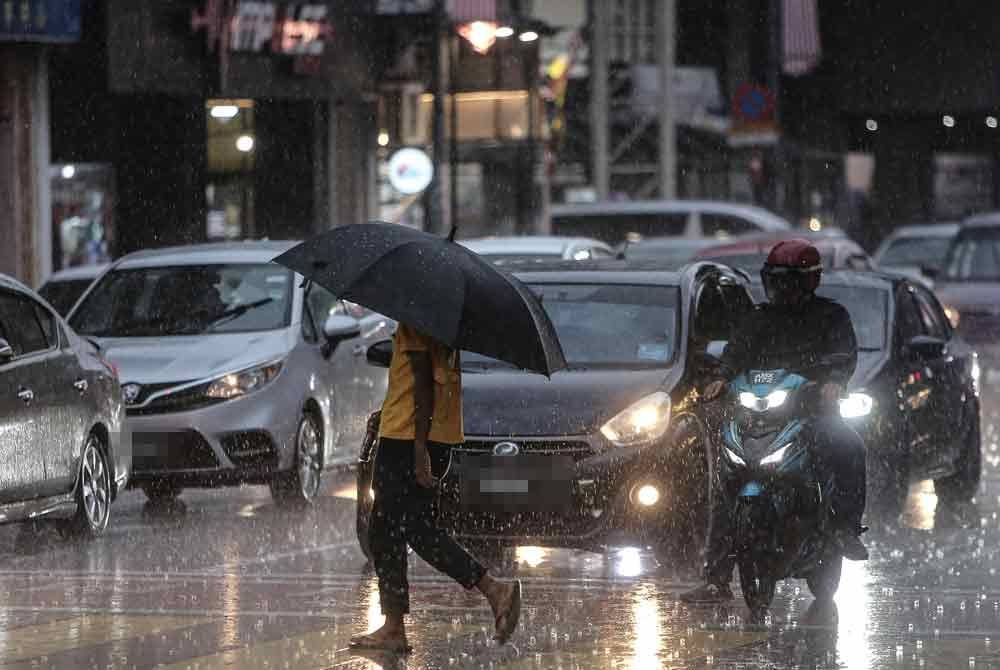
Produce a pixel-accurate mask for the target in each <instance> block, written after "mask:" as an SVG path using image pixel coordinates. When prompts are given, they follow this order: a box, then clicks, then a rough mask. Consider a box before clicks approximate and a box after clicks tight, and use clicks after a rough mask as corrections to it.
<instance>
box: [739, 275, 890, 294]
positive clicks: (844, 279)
mask: <svg viewBox="0 0 1000 670" xmlns="http://www.w3.org/2000/svg"><path fill="white" fill-rule="evenodd" d="M908 280H909V277H906V276H904V275H900V274H894V273H889V272H878V271H874V272H873V271H867V270H863V271H861V270H824V271H823V278H822V280H821V281H820V286H843V287H850V288H875V289H882V290H884V291H889V290H892V289H893V288H894V287H895V286H897V285H898V284H900V283H902V282H904V281H908ZM751 281H752V282H753V283H754V284H760V283H761V280H760V277H759V276H758V275H756V274H751Z"/></svg>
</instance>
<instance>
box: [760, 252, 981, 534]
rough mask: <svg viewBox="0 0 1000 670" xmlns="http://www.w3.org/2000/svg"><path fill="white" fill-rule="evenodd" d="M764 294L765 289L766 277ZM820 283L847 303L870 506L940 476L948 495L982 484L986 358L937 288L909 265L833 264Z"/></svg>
mask: <svg viewBox="0 0 1000 670" xmlns="http://www.w3.org/2000/svg"><path fill="white" fill-rule="evenodd" d="M753 293H754V297H755V298H757V299H758V300H761V299H763V297H764V296H763V289H762V288H761V285H760V284H759V283H757V282H755V283H754V286H753ZM819 293H820V294H821V295H824V296H826V297H829V298H832V299H834V300H836V301H837V302H839V303H840V304H842V305H844V307H846V308H847V310H848V312H850V314H851V322H852V323H853V325H854V331H855V335H856V337H857V339H858V348H859V353H858V365H857V370H856V372H855V374H854V377H853V378H852V380H851V383H850V386H849V389H848V390H849V396H848V398H847V399H845V400H844V401H842V402H841V415H842V416H844V417H845V418H846V419H848V420H849V421H850V422H852V423H853V424H854V426H855V428H856V429H857V430H858V432H859V433H860V434H861V436H862V437H863V438H864V441H865V445H866V447H867V451H868V454H869V459H868V483H869V486H868V489H869V493H870V496H871V500H870V502H871V503H872V504H870V505H869V508H870V509H876V508H879V509H880V510H881V511H885V512H887V513H890V514H895V513H897V512H898V511H900V508H901V505H902V503H903V502H904V501H905V497H906V493H907V490H908V488H909V484H910V483H911V482H915V481H920V480H924V479H933V480H934V482H935V488H936V490H937V493H938V497H939V499H941V500H942V501H943V502H949V503H960V502H965V501H968V500H969V499H971V498H972V497H973V496H974V495H975V493H976V490H977V489H978V488H979V479H980V473H981V468H982V465H981V451H980V432H979V427H980V423H979V417H980V405H979V364H978V359H977V356H976V353H975V352H974V351H973V350H972V348H971V347H970V346H969V345H968V344H967V343H966V342H965V341H964V340H963V339H962V338H961V337H959V336H958V334H956V333H955V331H954V330H953V329H952V327H951V325H950V324H949V323H948V319H947V318H946V317H945V314H944V310H943V309H942V307H941V305H940V304H939V303H938V301H937V299H936V298H935V297H934V294H933V293H932V292H931V291H930V290H928V289H927V288H926V287H925V286H924V285H923V283H922V282H919V281H916V280H912V279H910V278H907V277H904V276H901V275H889V274H879V273H858V272H848V271H844V272H825V273H824V274H823V283H822V285H821V286H820V288H819Z"/></svg>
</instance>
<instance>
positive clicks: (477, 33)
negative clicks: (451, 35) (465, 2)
mask: <svg viewBox="0 0 1000 670" xmlns="http://www.w3.org/2000/svg"><path fill="white" fill-rule="evenodd" d="M508 30H509V28H508ZM458 34H459V35H461V36H462V37H464V38H465V40H466V41H467V42H468V43H469V44H471V45H472V50H473V51H475V52H476V53H477V54H482V55H485V54H486V53H488V52H489V50H490V47H492V46H493V45H494V44H496V41H497V24H495V23H493V22H492V21H472V22H470V23H463V24H461V25H459V26H458Z"/></svg>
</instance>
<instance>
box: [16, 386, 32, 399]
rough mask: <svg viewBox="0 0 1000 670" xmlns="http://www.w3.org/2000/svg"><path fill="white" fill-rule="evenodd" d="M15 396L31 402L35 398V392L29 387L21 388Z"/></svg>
mask: <svg viewBox="0 0 1000 670" xmlns="http://www.w3.org/2000/svg"><path fill="white" fill-rule="evenodd" d="M17 397H18V398H20V399H21V400H23V401H24V402H31V401H32V400H34V399H35V392H34V391H32V390H31V389H26V388H22V389H21V390H19V391H18V392H17Z"/></svg>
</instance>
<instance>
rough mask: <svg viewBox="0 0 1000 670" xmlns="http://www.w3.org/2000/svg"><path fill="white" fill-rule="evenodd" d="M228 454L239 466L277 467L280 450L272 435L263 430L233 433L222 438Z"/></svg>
mask: <svg viewBox="0 0 1000 670" xmlns="http://www.w3.org/2000/svg"><path fill="white" fill-rule="evenodd" d="M222 448H223V449H224V450H225V452H226V456H228V457H229V460H231V461H232V462H233V465H236V466H238V467H251V466H263V467H275V466H277V465H278V451H277V449H275V447H274V442H273V441H272V440H271V436H270V435H268V434H267V433H266V432H264V431H262V430H252V431H246V432H243V433H233V434H232V435H227V436H226V437H224V438H222Z"/></svg>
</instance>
